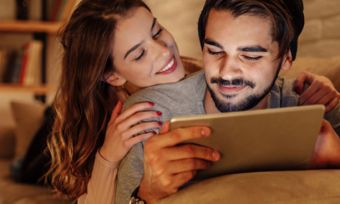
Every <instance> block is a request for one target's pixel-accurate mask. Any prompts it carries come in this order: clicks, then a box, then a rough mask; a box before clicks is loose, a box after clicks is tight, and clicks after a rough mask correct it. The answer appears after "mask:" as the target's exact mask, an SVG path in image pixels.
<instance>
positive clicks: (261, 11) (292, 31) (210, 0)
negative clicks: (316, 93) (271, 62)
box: [198, 0, 304, 59]
mask: <svg viewBox="0 0 340 204" xmlns="http://www.w3.org/2000/svg"><path fill="white" fill-rule="evenodd" d="M212 9H215V10H218V11H219V10H226V11H230V12H231V13H232V14H233V16H235V17H238V16H241V15H243V14H252V15H256V16H263V17H267V18H269V19H270V20H271V22H272V37H273V40H274V41H277V42H278V43H279V55H278V57H279V58H280V57H282V56H283V55H284V54H286V53H287V52H288V50H289V48H291V51H292V56H293V59H295V57H296V52H297V40H298V37H299V35H300V33H301V31H302V29H303V25H304V15H303V3H302V0H206V2H205V5H204V7H203V9H202V11H201V14H200V17H199V21H198V35H199V40H200V44H201V47H202V48H203V45H204V39H205V29H206V24H207V21H208V16H209V13H210V11H211V10H212Z"/></svg>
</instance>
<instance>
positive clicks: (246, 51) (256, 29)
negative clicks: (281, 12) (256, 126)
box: [203, 10, 286, 112]
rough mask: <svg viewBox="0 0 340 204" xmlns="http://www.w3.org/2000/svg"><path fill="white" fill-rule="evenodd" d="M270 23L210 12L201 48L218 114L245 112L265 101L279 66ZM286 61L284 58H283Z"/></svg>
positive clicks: (225, 12)
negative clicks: (219, 112)
mask: <svg viewBox="0 0 340 204" xmlns="http://www.w3.org/2000/svg"><path fill="white" fill-rule="evenodd" d="M271 25H272V24H271V21H270V20H269V19H267V18H265V17H261V16H255V15H248V14H244V15H241V16H239V17H236V18H235V17H233V15H232V14H231V13H230V12H229V11H217V10H211V12H210V14H209V18H208V22H207V26H206V35H205V42H204V48H203V62H204V69H205V77H206V81H207V84H208V89H209V91H210V94H211V97H212V99H213V100H214V102H215V105H216V107H217V108H218V110H219V111H221V112H229V111H240V110H247V109H250V108H253V107H255V106H256V105H258V104H259V103H260V102H262V101H264V100H266V98H265V96H267V94H268V93H269V91H270V89H271V87H272V84H273V82H274V81H275V79H276V76H277V73H278V71H279V68H280V66H281V62H283V64H284V63H286V62H285V61H286V60H282V59H277V56H278V52H279V46H278V42H274V41H273V38H272V35H271V29H272V26H271ZM284 59H285V57H284Z"/></svg>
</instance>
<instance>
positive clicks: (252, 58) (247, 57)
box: [243, 55, 262, 61]
mask: <svg viewBox="0 0 340 204" xmlns="http://www.w3.org/2000/svg"><path fill="white" fill-rule="evenodd" d="M243 57H244V58H245V59H246V60H253V61H255V60H259V59H261V58H262V56H256V57H251V56H247V55H243Z"/></svg>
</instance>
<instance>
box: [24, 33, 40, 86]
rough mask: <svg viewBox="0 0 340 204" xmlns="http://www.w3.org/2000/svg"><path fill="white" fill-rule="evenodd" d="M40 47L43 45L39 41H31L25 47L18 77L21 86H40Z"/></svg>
mask: <svg viewBox="0 0 340 204" xmlns="http://www.w3.org/2000/svg"><path fill="white" fill-rule="evenodd" d="M42 47H43V43H42V42H41V41H39V40H32V41H30V42H29V43H28V44H27V45H26V46H25V48H24V52H23V56H22V67H21V76H20V83H21V84H22V85H40V84H41V61H42Z"/></svg>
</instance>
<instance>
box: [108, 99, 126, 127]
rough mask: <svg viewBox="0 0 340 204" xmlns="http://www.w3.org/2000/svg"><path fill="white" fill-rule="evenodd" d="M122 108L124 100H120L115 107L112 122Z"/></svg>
mask: <svg viewBox="0 0 340 204" xmlns="http://www.w3.org/2000/svg"><path fill="white" fill-rule="evenodd" d="M122 108H123V102H121V101H118V102H117V104H116V105H115V107H114V108H113V111H112V113H111V118H110V121H109V123H112V122H113V121H114V120H115V119H116V118H117V116H118V115H119V114H120V112H121V111H122Z"/></svg>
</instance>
